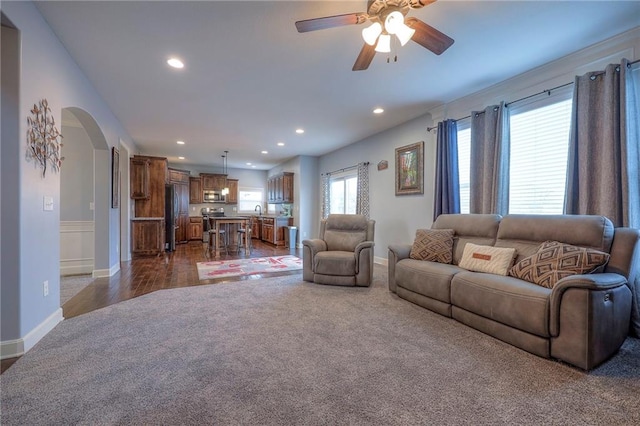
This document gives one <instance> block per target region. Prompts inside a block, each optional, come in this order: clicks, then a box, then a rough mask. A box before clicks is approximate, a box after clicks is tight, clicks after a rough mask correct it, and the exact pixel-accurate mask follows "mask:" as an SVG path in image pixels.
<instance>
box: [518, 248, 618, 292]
mask: <svg viewBox="0 0 640 426" xmlns="http://www.w3.org/2000/svg"><path fill="white" fill-rule="evenodd" d="M609 257H610V256H609V254H607V253H604V252H601V251H598V250H594V249H589V248H584V247H576V246H572V245H569V244H564V243H561V242H558V241H545V242H544V243H542V245H540V247H539V248H538V251H537V252H536V253H535V254H533V255H532V256H529V257H527V258H524V259H522V260H521V261H520V262H518V263H517V264H515V265H514V266H513V268H511V271H509V275H511V276H512V277H516V278H520V279H521V280H525V281H529V282H532V283H534V284H538V285H541V286H543V287H547V288H553V286H555V285H556V283H557V282H558V281H560V280H561V279H562V278H564V277H568V276H570V275H577V274H588V273H590V272H593V271H594V270H596V269H597V268H599V267H600V266H604V265H606V264H607V262H608V261H609Z"/></svg>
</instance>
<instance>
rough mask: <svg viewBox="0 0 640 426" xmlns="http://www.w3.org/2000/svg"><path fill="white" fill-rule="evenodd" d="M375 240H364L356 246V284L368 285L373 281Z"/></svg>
mask: <svg viewBox="0 0 640 426" xmlns="http://www.w3.org/2000/svg"><path fill="white" fill-rule="evenodd" d="M374 245H375V244H374V242H373V241H363V242H361V243H360V244H358V245H357V246H356V248H355V251H354V255H355V256H356V285H357V286H365V287H368V286H369V285H371V283H372V282H373V247H374Z"/></svg>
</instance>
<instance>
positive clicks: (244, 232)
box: [238, 217, 253, 254]
mask: <svg viewBox="0 0 640 426" xmlns="http://www.w3.org/2000/svg"><path fill="white" fill-rule="evenodd" d="M252 231H253V218H252V217H250V218H249V220H248V221H246V222H245V228H238V252H240V248H241V247H242V246H241V244H240V243H241V241H242V240H243V238H244V239H245V241H246V244H247V248H248V249H249V254H251V246H252V244H251V233H252Z"/></svg>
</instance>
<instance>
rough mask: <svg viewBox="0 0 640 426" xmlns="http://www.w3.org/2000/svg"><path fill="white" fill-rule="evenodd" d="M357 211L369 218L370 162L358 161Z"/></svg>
mask: <svg viewBox="0 0 640 426" xmlns="http://www.w3.org/2000/svg"><path fill="white" fill-rule="evenodd" d="M356 213H358V214H361V215H364V217H366V218H367V219H369V163H368V162H367V163H358V194H357V198H356Z"/></svg>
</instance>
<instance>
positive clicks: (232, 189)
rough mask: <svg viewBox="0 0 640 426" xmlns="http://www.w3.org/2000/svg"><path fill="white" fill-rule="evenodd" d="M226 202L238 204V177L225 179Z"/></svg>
mask: <svg viewBox="0 0 640 426" xmlns="http://www.w3.org/2000/svg"><path fill="white" fill-rule="evenodd" d="M227 188H229V193H228V194H227V201H226V202H227V204H238V179H227Z"/></svg>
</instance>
